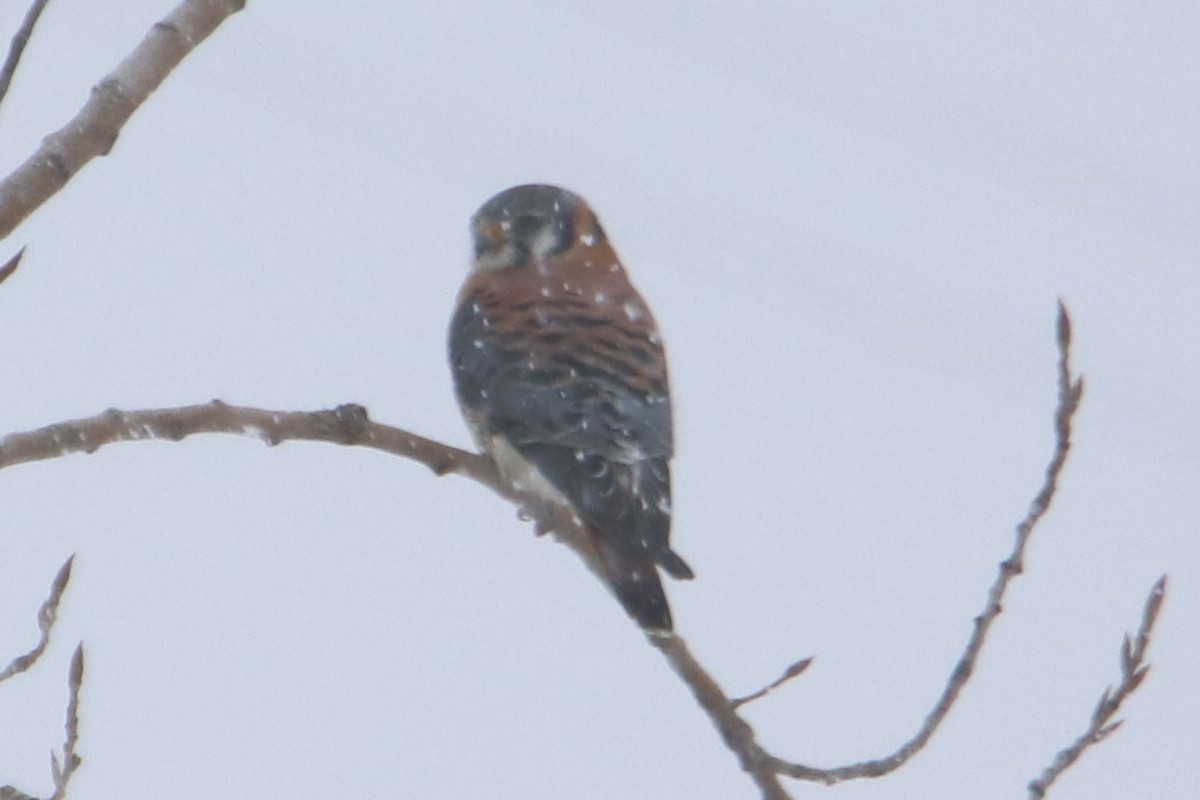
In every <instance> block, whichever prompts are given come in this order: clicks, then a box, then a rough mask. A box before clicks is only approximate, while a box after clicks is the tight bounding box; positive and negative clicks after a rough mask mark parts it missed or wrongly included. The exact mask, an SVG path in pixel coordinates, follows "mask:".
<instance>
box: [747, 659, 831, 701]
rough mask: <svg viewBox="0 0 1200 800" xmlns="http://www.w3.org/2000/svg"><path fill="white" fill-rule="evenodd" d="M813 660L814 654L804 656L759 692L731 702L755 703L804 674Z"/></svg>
mask: <svg viewBox="0 0 1200 800" xmlns="http://www.w3.org/2000/svg"><path fill="white" fill-rule="evenodd" d="M812 662H813V657H812V656H809V657H808V658H802V659H800V660H799V661H796V662H795V663H793V664H790V665H789V666H788V668H787V669H785V670H784V671H783V674H782V675H780V676H779V677H778V678H776V679H775V680H773V681H771V682H770V683H768V684H767V685H766V686H764V687H763V688H761V689H759V690H758V691H757V692H752V693H750V694H748V695H746V696H745V697H737V698H734V699H732V700H730V701H729V702H730V703H732V704H733V707H734V708H739V707H741V706H744V705H746V703H753V702H754V701H755V700H758V699H760V698H763V697H766V696H767V695H768V694H770V693H771V692H773V691H774V690H776V689H778V688H779V687H780V686H783V685H784V684H785V683H787V682H788V681H790V680H791V679H792V678H795V677H796V676H798V675H801V674H803V673H804V670H806V669H808V667H809V665H810V664H812Z"/></svg>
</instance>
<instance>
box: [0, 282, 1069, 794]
mask: <svg viewBox="0 0 1200 800" xmlns="http://www.w3.org/2000/svg"><path fill="white" fill-rule="evenodd" d="M1070 345H1071V326H1070V319H1069V317H1068V316H1067V312H1066V309H1065V308H1064V307H1063V306H1062V304H1061V303H1060V304H1059V316H1058V346H1059V354H1060V357H1059V364H1058V387H1059V398H1058V406H1057V408H1056V410H1055V414H1054V422H1055V424H1054V429H1055V447H1054V452H1053V455H1052V457H1051V459H1050V463H1049V465H1048V466H1047V468H1046V472H1045V477H1044V479H1043V483H1042V486H1041V489H1040V490H1039V491H1038V493H1037V496H1036V497H1035V498H1034V500H1033V502H1032V503H1031V504H1030V507H1029V511H1028V513H1027V514H1026V515H1025V517H1024V518H1023V519H1022V520H1021V522H1020V523H1019V524H1018V525H1017V528H1016V542H1015V544H1014V546H1013V548H1012V551H1011V552H1010V553H1009V555H1008V557H1007V558H1006V559H1005V560H1004V561H1003V562H1001V564H1000V569H999V573H998V575H997V577H996V579H995V581H994V582H993V584H992V586H991V587H990V589H989V590H988V593H987V602H986V604H985V606H984V609H983V611H982V612H981V613H980V615H979V616H977V617H976V618H975V621H974V630H973V631H972V633H971V636H970V637H969V639H968V641H967V645H966V647H965V648H964V651H963V654H962V656H961V657H960V658H959V660H958V663H957V664H956V665H955V667H954V669H953V670H952V671H951V674H950V678H949V680H948V682H947V685H946V687H945V689H944V690H943V692H942V695H941V697H940V698H939V699H938V701H937V702H936V703H935V705H934V707H933V709H932V711H930V713H929V715H928V716H927V717H926V718H925V720H924V722H923V723H922V725H921V726H920V728H919V730H918V731H917V733H916V734H915V735H914V736H913V738H912V739H910V740H909V741H907V742H905V743H904V744H903V745H901V746H900V747H899V748H898V749H897V750H896V751H895V752H894V753H892V754H891V755H888V756H886V757H883V758H879V759H874V760H871V761H863V762H859V763H856V764H850V765H848V766H844V767H837V768H834V769H818V768H815V767H808V766H805V765H802V764H798V763H791V762H788V761H784V760H782V759H780V758H778V757H777V756H774V755H772V754H770V753H768V752H766V751H765V750H763V748H762V747H761V746H760V745H759V744H758V742H757V741H756V739H755V735H754V730H753V729H752V728H751V726H750V725H749V723H747V722H746V721H745V720H744V719H742V718H741V717H740V716H739V715H738V712H737V705H735V701H733V700H730V699H729V697H728V695H726V694H725V692H724V691H723V690H722V689H721V687H720V686H719V685H718V684H717V682H716V681H715V680H714V679H713V678H712V676H711V675H709V674H708V672H707V671H706V670H705V669H704V668H703V667H702V666H701V665H700V664H699V663H698V662H697V661H696V659H695V658H694V657H693V656H692V654H691V652H690V651H689V650H688V648H687V644H686V642H685V641H684V640H683V639H682V638H680V637H679V636H678V635H675V634H647V638H648V640H649V641H650V643H651V644H652V645H653V646H654V647H655V648H657V649H658V650H659V651H660V652H661V653H662V654H663V656H664V657H665V658H666V659H667V661H668V663H669V664H670V665H671V667H672V668H673V669H674V670H675V671H676V672H677V673H678V674H679V676H680V677H681V678H682V679H683V680H684V682H685V683H686V684H687V685H688V687H689V688H690V689H691V691H692V694H693V695H694V696H695V698H696V700H697V702H698V703H699V705H700V706H701V708H702V709H703V710H704V711H705V713H707V714H708V716H709V719H710V720H711V721H712V723H713V725H714V726H715V727H716V728H717V730H718V732H719V733H720V734H721V737H722V739H723V740H724V741H725V743H726V745H727V746H728V747H729V749H730V750H731V751H732V752H733V753H734V754H735V755H736V756H737V758H738V760H739V762H740V764H741V766H742V769H743V770H745V771H746V772H747V773H748V774H749V775H750V776H751V778H752V779H753V780H754V781H755V783H756V784H757V785H758V787H759V789H760V791H761V792H762V796H763V797H764V798H767V799H768V800H784V799H785V798H787V797H788V795H787V792H786V791H784V789H783V787H782V786H781V785H780V782H779V776H781V775H786V776H788V777H792V778H795V779H799V780H807V781H813V782H819V783H825V784H833V783H838V782H841V781H845V780H851V779H856V778H873V777H879V776H881V775H885V774H887V773H889V772H892V771H893V770H895V769H897V768H898V767H900V766H901V765H902V764H904V763H905V762H906V761H908V759H909V758H911V757H912V756H913V754H915V753H916V752H918V751H919V750H920V749H921V748H923V747H924V746H925V744H926V743H927V742H928V741H929V739H930V737H931V736H932V735H933V733H934V732H935V731H936V730H937V728H938V727H939V726H940V724H941V723H942V721H943V720H944V719H945V717H946V715H947V713H948V712H949V710H950V708H951V706H952V705H953V704H954V702H955V700H956V699H957V697H958V695H959V693H960V691H961V690H962V688H963V686H964V685H965V684H966V682H967V680H968V679H969V678H970V676H971V673H972V672H973V671H974V668H975V662H976V660H977V658H978V656H979V653H980V651H981V650H982V648H983V643H984V640H985V638H986V635H987V632H988V630H989V629H990V628H991V625H992V623H993V622H994V621H995V620H996V618H997V617H998V616H999V615H1000V613H1001V611H1002V608H1003V606H1002V601H1003V599H1004V596H1005V593H1006V591H1007V589H1008V585H1009V583H1010V582H1011V581H1012V579H1013V578H1014V577H1016V576H1017V575H1019V574H1021V571H1022V564H1023V558H1024V554H1025V548H1026V545H1027V544H1028V541H1029V538H1030V536H1031V535H1032V533H1033V531H1034V529H1035V527H1036V525H1037V523H1038V521H1039V520H1040V519H1041V518H1042V517H1043V516H1044V515H1045V513H1046V512H1047V510H1048V509H1049V508H1050V504H1051V501H1052V500H1053V498H1054V493H1055V490H1056V487H1057V485H1058V478H1059V475H1060V473H1061V471H1062V468H1063V465H1064V464H1065V463H1066V458H1067V454H1068V453H1069V452H1070V446H1071V424H1072V420H1073V418H1074V415H1075V412H1076V411H1077V410H1078V408H1079V402H1080V399H1081V397H1082V393H1083V382H1082V380H1081V379H1078V378H1076V377H1074V375H1073V374H1072V371H1071V365H1070ZM218 432H220V433H235V434H249V435H253V436H256V437H258V438H260V439H261V440H263V441H264V442H266V443H267V444H269V445H275V444H279V443H280V442H284V441H288V440H309V441H324V442H331V443H335V444H342V445H354V446H362V447H371V448H374V449H377V450H381V451H384V452H387V453H391V454H393V455H398V456H401V457H404V458H408V459H411V460H414V461H417V462H418V463H421V464H424V465H426V466H427V467H429V468H430V469H432V470H433V471H434V472H435V473H436V474H438V475H446V474H459V475H462V476H464V477H467V478H470V479H472V480H474V481H476V482H478V483H480V484H482V485H484V486H486V487H488V488H489V489H491V490H492V491H494V492H496V493H497V494H499V495H500V496H502V497H504V498H506V499H508V500H510V501H512V502H514V503H516V504H517V505H518V507H519V508H520V509H521V515H522V516H523V517H525V518H529V519H533V520H534V521H535V522H536V524H537V527H538V529H539V530H549V531H553V532H554V533H555V535H556V537H557V538H558V539H559V540H561V541H563V542H564V543H565V544H567V545H568V546H570V547H571V548H572V549H573V550H575V552H576V553H577V554H578V555H580V557H581V558H583V560H584V562H585V563H586V564H587V565H588V566H589V567H590V568H591V569H592V570H593V571H596V572H597V573H598V574H600V575H603V567H602V566H601V565H600V562H599V561H598V555H597V554H596V552H595V551H594V549H592V546H591V545H590V543H589V542H588V537H587V536H586V535H584V534H583V532H582V530H581V527H580V524H579V521H578V520H577V519H574V518H572V517H571V516H570V515H564V514H562V513H561V512H557V514H556V512H555V511H554V510H553V509H549V508H545V507H543V506H541V505H539V503H538V501H537V499H536V498H534V497H530V496H525V495H522V494H518V493H516V492H514V490H513V489H512V488H510V487H509V486H507V485H506V484H505V483H504V482H502V481H501V480H500V479H499V477H498V475H497V473H496V470H495V467H494V466H493V464H492V463H491V461H490V460H489V459H488V458H486V457H484V456H481V455H478V454H475V453H469V452H466V451H464V450H459V449H457V448H453V447H449V446H447V445H443V444H440V443H438V442H434V441H431V440H429V439H425V438H423V437H420V436H417V435H415V434H411V433H408V432H406V431H403V430H399V429H396V428H391V427H388V426H386V425H380V424H378V423H375V422H372V421H371V420H369V419H368V416H367V412H366V409H364V408H363V407H361V406H358V405H343V406H339V407H337V408H336V409H333V410H330V411H314V412H283V411H266V410H262V409H254V408H245V407H238V406H230V405H227V404H225V403H222V402H220V401H213V402H211V403H207V404H204V405H197V406H186V407H182V408H172V409H155V410H145V411H130V412H124V411H118V410H115V409H113V410H109V411H107V412H105V413H103V414H100V415H98V416H95V417H90V418H88V419H82V420H75V421H73V422H64V423H60V424H57V425H51V426H48V427H46V428H41V429H39V430H36V431H30V432H28V433H18V434H12V435H9V436H8V437H6V438H4V439H0V468H3V467H6V466H12V465H14V464H19V463H26V462H31V461H38V460H42V459H47V458H55V457H59V456H63V455H67V454H68V453H76V452H84V453H93V452H95V451H96V450H97V449H99V448H100V447H103V446H104V445H107V444H111V443H113V442H118V441H141V440H148V439H165V440H171V441H179V440H181V439H184V438H186V437H187V436H191V435H193V434H197V433H218ZM604 583H605V585H607V582H604ZM798 671H799V670H797V672H798ZM787 677H788V676H786V675H785V679H786V678H787ZM739 702H745V700H742V701H739Z"/></svg>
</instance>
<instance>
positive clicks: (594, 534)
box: [449, 184, 693, 631]
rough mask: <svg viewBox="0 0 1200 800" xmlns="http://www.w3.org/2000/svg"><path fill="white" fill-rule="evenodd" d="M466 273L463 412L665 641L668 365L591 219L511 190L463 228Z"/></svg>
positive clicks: (459, 380)
mask: <svg viewBox="0 0 1200 800" xmlns="http://www.w3.org/2000/svg"><path fill="white" fill-rule="evenodd" d="M471 234H472V237H473V238H474V243H475V263H474V269H473V270H472V272H471V275H470V276H469V277H468V278H467V280H466V283H464V284H463V287H462V291H460V292H459V296H458V310H457V311H456V312H455V314H454V318H453V320H451V322H450V337H449V339H450V365H451V370H452V371H453V374H454V384H455V389H456V390H457V394H458V401H459V404H460V405H461V406H462V410H463V416H465V417H466V419H467V423H468V425H470V427H471V429H472V431H473V433H474V434H475V438H476V441H477V442H478V443H479V446H480V447H481V448H482V449H483V450H484V451H486V452H487V453H489V454H490V455H491V456H492V458H493V460H494V461H495V462H496V467H497V469H498V471H499V472H500V475H501V476H502V477H503V479H504V480H506V481H507V482H508V483H509V484H510V485H512V486H513V487H514V488H516V489H517V490H518V492H519V493H526V494H532V495H533V496H534V497H537V498H538V499H539V500H542V501H545V502H548V503H550V504H552V505H554V506H556V507H559V508H563V509H565V510H567V511H569V512H570V513H571V514H573V515H574V517H575V518H577V519H579V520H580V521H581V522H582V523H583V525H584V527H585V528H586V530H587V533H588V536H589V538H590V540H591V543H592V546H593V547H594V548H595V549H596V551H598V553H599V555H600V559H599V560H600V562H601V563H602V565H603V566H602V569H603V571H604V572H605V573H606V574H605V576H604V577H605V578H607V580H608V581H609V583H610V585H611V586H612V588H613V590H614V593H615V594H616V596H617V599H618V600H620V602H621V604H622V605H623V606H624V607H625V610H626V612H627V613H628V614H629V615H630V616H631V617H633V618H634V619H635V620H637V622H638V623H639V624H640V625H641V626H642V627H643V628H647V629H655V630H663V631H670V630H671V629H672V626H671V610H670V608H669V607H668V605H667V598H666V596H665V595H664V594H663V588H662V583H661V581H660V580H659V576H658V571H657V569H656V567H662V568H663V569H664V570H666V571H667V572H668V573H669V574H670V575H671V576H672V577H674V578H680V579H686V578H691V577H693V574H692V570H691V568H690V567H688V565H687V564H686V563H685V562H684V560H683V559H682V558H680V557H679V555H678V554H676V553H675V552H674V551H672V550H671V547H670V542H669V536H670V528H671V473H670V467H669V461H670V459H671V455H672V449H673V437H672V432H671V397H670V393H669V392H668V389H667V362H666V358H665V356H664V355H663V345H662V339H661V338H660V337H659V333H658V328H657V326H656V325H655V323H654V317H653V316H651V314H650V309H649V308H648V307H647V306H646V303H645V301H644V300H642V297H641V295H639V294H638V292H637V290H636V289H634V288H633V285H632V284H631V283H630V282H629V278H628V277H626V275H625V270H624V269H623V268H622V266H621V262H620V261H619V260H618V259H617V254H616V253H615V252H614V251H613V249H612V246H611V245H610V244H609V243H608V237H607V236H605V234H604V229H603V228H601V227H600V222H599V221H598V220H597V219H596V215H595V214H594V213H593V212H592V210H591V209H590V208H589V207H588V204H587V203H586V202H584V200H583V198H581V197H579V196H578V195H575V194H572V193H571V192H568V191H567V190H565V189H560V188H558V187H557V186H546V185H539V184H531V185H527V186H515V187H513V188H511V189H506V190H504V191H503V192H501V193H500V194H498V195H496V196H495V197H493V198H492V199H490V200H488V201H487V202H486V203H484V204H483V205H482V206H481V207H480V209H479V210H478V211H477V212H475V216H474V217H472V218H471Z"/></svg>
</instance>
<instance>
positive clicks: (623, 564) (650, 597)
mask: <svg viewBox="0 0 1200 800" xmlns="http://www.w3.org/2000/svg"><path fill="white" fill-rule="evenodd" d="M604 550H605V553H604V555H605V557H606V558H607V561H608V568H609V581H610V582H611V583H612V587H613V591H614V592H616V595H617V599H618V600H619V601H621V605H622V606H623V607H624V608H625V613H627V614H628V615H629V616H631V617H633V618H634V620H636V621H637V623H638V624H639V625H641V626H642V627H643V628H645V629H647V630H662V631H670V630H672V629H673V625H672V622H671V607H670V606H669V605H667V596H666V594H664V593H663V587H662V581H661V580H660V579H659V577H658V569H657V568H656V567H655V565H654V562H653V561H650V560H649V559H647V558H646V556H645V554H644V553H631V552H627V551H620V550H618V549H616V548H612V547H606V548H604ZM680 563H683V562H682V561H681V562H680ZM685 566H686V565H685Z"/></svg>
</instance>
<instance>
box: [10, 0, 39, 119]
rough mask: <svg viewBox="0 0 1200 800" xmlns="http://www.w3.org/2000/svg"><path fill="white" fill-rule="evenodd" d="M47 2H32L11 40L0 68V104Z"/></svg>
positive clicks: (37, 0)
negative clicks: (6, 55)
mask: <svg viewBox="0 0 1200 800" xmlns="http://www.w3.org/2000/svg"><path fill="white" fill-rule="evenodd" d="M49 2H50V0H33V5H31V6H30V7H29V10H28V11H26V12H25V19H23V20H21V27H19V28H17V32H16V34H15V35H14V36H13V38H12V44H10V45H9V46H8V57H7V58H6V59H4V66H2V67H0V103H3V102H4V98H5V97H6V96H8V87H9V86H10V85H11V84H12V79H13V75H15V74H16V72H17V65H18V64H20V63H21V54H22V53H24V52H25V45H27V44H29V37H30V36H32V35H33V28H34V26H35V25H37V21H38V17H40V16H41V15H42V9H44V8H45V7H46V4H47V3H49Z"/></svg>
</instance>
